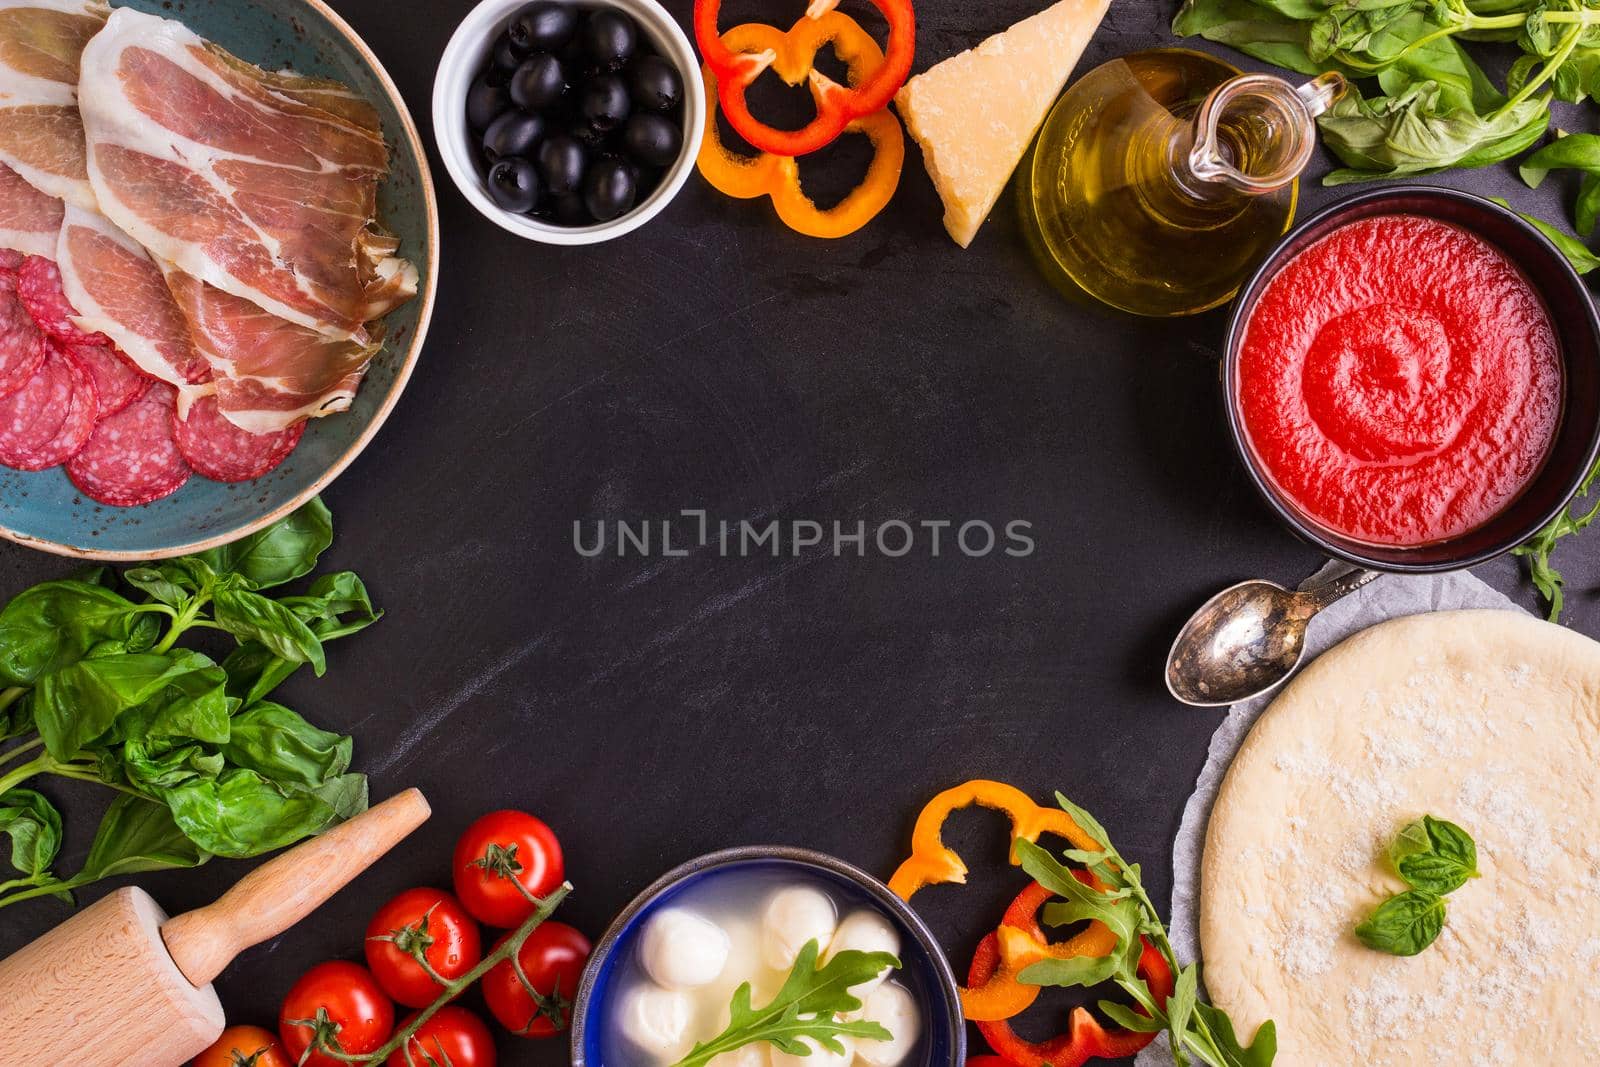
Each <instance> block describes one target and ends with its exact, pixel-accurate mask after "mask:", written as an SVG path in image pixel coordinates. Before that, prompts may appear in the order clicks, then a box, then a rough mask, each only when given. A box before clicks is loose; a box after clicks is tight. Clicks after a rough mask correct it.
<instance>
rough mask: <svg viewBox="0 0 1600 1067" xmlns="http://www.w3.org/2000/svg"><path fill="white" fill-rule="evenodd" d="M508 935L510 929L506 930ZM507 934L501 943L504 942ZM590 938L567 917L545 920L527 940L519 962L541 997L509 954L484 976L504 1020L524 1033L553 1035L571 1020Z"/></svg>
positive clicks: (486, 996)
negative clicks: (566, 920) (530, 992)
mask: <svg viewBox="0 0 1600 1067" xmlns="http://www.w3.org/2000/svg"><path fill="white" fill-rule="evenodd" d="M506 936H507V937H509V936H510V935H509V934H508V935H506ZM505 941H506V939H505V938H504V937H502V938H501V939H500V942H499V944H496V945H495V948H499V947H500V945H503V944H505ZM589 951H590V945H589V939H588V938H587V937H584V936H583V935H582V934H581V933H579V932H578V931H577V930H574V929H573V928H572V927H570V926H568V925H567V924H566V923H558V922H544V923H540V924H539V925H538V926H536V927H535V928H534V930H533V933H531V934H529V935H528V940H526V941H524V942H523V943H522V950H521V951H520V952H518V953H517V962H518V963H520V964H522V973H523V974H524V975H526V976H527V978H528V982H529V983H530V984H531V985H532V986H533V989H534V992H536V993H537V994H538V997H537V998H535V997H531V996H529V995H528V990H527V987H526V986H524V985H523V984H522V982H521V980H520V979H518V978H517V972H516V970H515V969H513V968H512V966H511V961H510V960H505V961H504V962H502V963H499V964H496V965H495V967H494V969H493V970H491V971H490V972H489V973H488V974H486V975H484V976H483V999H484V1000H486V1001H488V1002H489V1010H490V1011H492V1012H494V1017H495V1018H496V1019H499V1020H500V1025H501V1026H504V1027H505V1028H506V1029H507V1030H510V1031H511V1032H512V1033H513V1034H517V1035H519V1036H521V1037H551V1036H553V1035H555V1034H558V1033H560V1032H561V1031H563V1030H565V1029H566V1028H567V1024H568V1023H569V1022H571V1021H572V1000H573V998H574V997H576V996H577V995H578V981H579V979H581V978H582V977H583V965H584V964H585V963H587V962H588V961H589Z"/></svg>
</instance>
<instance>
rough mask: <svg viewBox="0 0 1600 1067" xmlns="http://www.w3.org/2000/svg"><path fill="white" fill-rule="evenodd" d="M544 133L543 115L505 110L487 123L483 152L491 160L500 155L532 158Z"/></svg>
mask: <svg viewBox="0 0 1600 1067" xmlns="http://www.w3.org/2000/svg"><path fill="white" fill-rule="evenodd" d="M544 133H545V119H544V116H543V115H530V114H529V113H528V112H526V111H516V110H512V111H507V112H505V113H504V114H502V115H501V116H500V117H499V118H497V119H495V120H494V121H493V122H491V123H490V124H489V128H488V130H486V131H484V134H483V154H484V155H485V156H487V157H488V158H489V159H490V160H491V161H492V160H496V159H499V158H500V157H501V156H522V157H523V158H524V159H532V158H533V150H534V148H535V147H537V145H538V144H539V141H540V139H541V138H543V137H544Z"/></svg>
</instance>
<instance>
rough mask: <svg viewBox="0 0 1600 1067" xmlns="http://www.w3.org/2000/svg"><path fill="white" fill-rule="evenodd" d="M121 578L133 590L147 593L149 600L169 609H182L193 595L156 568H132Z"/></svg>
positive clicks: (192, 592)
mask: <svg viewBox="0 0 1600 1067" xmlns="http://www.w3.org/2000/svg"><path fill="white" fill-rule="evenodd" d="M122 578H123V580H124V581H126V582H127V583H128V584H129V585H131V586H133V587H134V588H135V589H138V590H140V591H141V592H144V593H148V594H149V595H150V598H151V599H153V600H157V601H159V602H161V603H163V604H166V605H168V606H169V607H174V608H176V607H182V606H183V605H184V604H185V603H187V602H188V600H189V598H190V597H191V596H193V595H194V591H193V590H191V589H185V588H183V586H181V585H179V584H178V583H177V582H175V581H173V580H172V578H171V577H169V576H168V575H167V574H166V573H163V571H162V570H161V569H159V568H156V567H134V568H133V569H132V570H128V571H124V572H123V575H122Z"/></svg>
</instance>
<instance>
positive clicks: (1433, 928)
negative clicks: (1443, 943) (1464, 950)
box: [1356, 889, 1445, 956]
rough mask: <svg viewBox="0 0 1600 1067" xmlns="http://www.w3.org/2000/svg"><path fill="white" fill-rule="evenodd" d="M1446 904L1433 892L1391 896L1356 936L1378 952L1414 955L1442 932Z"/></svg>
mask: <svg viewBox="0 0 1600 1067" xmlns="http://www.w3.org/2000/svg"><path fill="white" fill-rule="evenodd" d="M1444 919H1445V904H1444V901H1443V900H1442V899H1441V898H1440V897H1439V896H1437V895H1436V894H1434V893H1428V892H1425V891H1423V890H1421V889H1410V890H1407V891H1406V892H1404V893H1401V894H1399V895H1398V896H1393V897H1390V898H1389V899H1388V900H1386V901H1384V902H1383V903H1382V904H1380V905H1378V909H1377V910H1376V911H1374V912H1373V913H1372V915H1371V916H1370V917H1369V918H1368V919H1367V920H1366V921H1365V922H1363V923H1361V924H1360V925H1359V926H1357V927H1356V937H1358V938H1360V939H1361V943H1362V944H1363V945H1366V946H1367V947H1368V948H1370V949H1373V950H1375V951H1377V952H1387V953H1388V954H1389V955H1391V956H1415V955H1417V954H1418V953H1419V952H1421V951H1422V950H1423V949H1425V948H1427V947H1428V946H1429V945H1431V944H1433V942H1434V941H1435V940H1436V939H1437V938H1438V936H1439V931H1441V930H1443V929H1444Z"/></svg>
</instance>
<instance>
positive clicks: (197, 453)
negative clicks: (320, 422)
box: [177, 396, 306, 482]
mask: <svg viewBox="0 0 1600 1067" xmlns="http://www.w3.org/2000/svg"><path fill="white" fill-rule="evenodd" d="M305 432H306V424H305V423H304V422H297V423H295V424H294V425H293V426H291V427H289V428H288V429H287V430H279V431H278V432H277V433H247V432H245V431H244V430H241V429H239V427H237V426H235V425H234V424H233V423H231V422H229V421H228V420H227V419H226V418H224V417H223V415H222V412H221V410H220V409H219V408H218V407H217V398H216V397H215V396H207V397H202V398H201V399H199V400H196V401H195V402H194V403H193V404H190V405H189V417H188V418H186V419H182V420H180V421H179V422H178V428H177V438H178V451H179V452H182V453H183V458H184V459H186V460H188V461H189V466H191V467H193V468H194V469H195V470H197V471H199V472H200V473H201V474H203V475H205V476H206V477H207V478H210V479H211V480H212V481H217V482H248V481H250V480H251V479H253V478H259V477H261V476H262V475H263V474H266V473H267V472H268V471H270V470H272V469H273V468H274V467H276V466H277V465H278V464H280V463H282V462H283V461H284V459H285V458H286V457H287V456H288V455H289V453H290V452H293V451H294V446H295V445H298V444H299V443H300V438H301V436H302V435H303V434H304V433H305Z"/></svg>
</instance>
